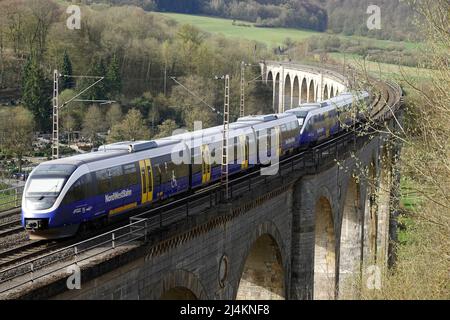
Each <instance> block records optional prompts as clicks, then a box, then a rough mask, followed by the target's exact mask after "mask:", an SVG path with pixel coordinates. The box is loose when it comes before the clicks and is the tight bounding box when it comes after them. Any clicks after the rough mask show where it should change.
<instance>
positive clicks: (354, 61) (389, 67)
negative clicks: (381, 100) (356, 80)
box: [330, 52, 430, 82]
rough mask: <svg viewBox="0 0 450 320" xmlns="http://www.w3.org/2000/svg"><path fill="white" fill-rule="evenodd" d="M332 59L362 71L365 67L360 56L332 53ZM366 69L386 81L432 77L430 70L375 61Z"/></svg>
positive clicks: (368, 64) (369, 62) (367, 65)
mask: <svg viewBox="0 0 450 320" xmlns="http://www.w3.org/2000/svg"><path fill="white" fill-rule="evenodd" d="M330 55H331V57H332V58H333V59H334V60H337V61H339V62H342V63H343V62H344V60H345V62H346V64H350V65H353V66H354V67H356V68H357V69H359V70H360V69H362V68H363V65H364V61H363V58H362V57H361V56H358V55H356V54H353V55H352V54H345V55H344V54H343V53H337V52H334V53H331V54H330ZM366 69H367V71H368V72H369V73H372V74H375V75H378V76H380V75H381V78H384V79H392V80H396V81H398V82H402V81H403V80H404V78H405V77H408V79H410V80H411V79H416V80H420V79H424V78H429V76H430V74H429V73H430V70H428V69H422V68H414V67H407V66H401V65H396V64H388V63H378V62H373V61H366Z"/></svg>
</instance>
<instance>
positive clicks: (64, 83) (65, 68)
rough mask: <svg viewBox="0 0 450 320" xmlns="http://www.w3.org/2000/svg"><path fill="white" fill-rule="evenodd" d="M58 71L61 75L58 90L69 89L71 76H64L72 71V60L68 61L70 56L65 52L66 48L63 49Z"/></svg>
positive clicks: (69, 74)
mask: <svg viewBox="0 0 450 320" xmlns="http://www.w3.org/2000/svg"><path fill="white" fill-rule="evenodd" d="M60 73H61V74H62V75H63V77H62V80H61V85H60V90H65V89H70V88H72V87H73V78H70V77H65V76H71V75H72V73H73V70H72V62H71V61H70V57H69V55H68V54H67V50H64V55H63V61H62V64H61V70H60Z"/></svg>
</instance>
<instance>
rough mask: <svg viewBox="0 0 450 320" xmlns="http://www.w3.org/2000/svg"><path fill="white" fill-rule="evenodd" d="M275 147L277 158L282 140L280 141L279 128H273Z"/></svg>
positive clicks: (279, 154)
mask: <svg viewBox="0 0 450 320" xmlns="http://www.w3.org/2000/svg"><path fill="white" fill-rule="evenodd" d="M275 139H276V140H275V143H276V144H275V147H278V148H277V150H276V152H277V157H278V158H279V157H281V151H282V146H281V143H282V139H281V129H280V126H275Z"/></svg>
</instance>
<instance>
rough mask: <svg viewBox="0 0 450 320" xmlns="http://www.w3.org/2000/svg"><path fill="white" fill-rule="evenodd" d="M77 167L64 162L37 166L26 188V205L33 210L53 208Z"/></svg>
mask: <svg viewBox="0 0 450 320" xmlns="http://www.w3.org/2000/svg"><path fill="white" fill-rule="evenodd" d="M75 169H76V166H73V165H63V164H60V165H40V166H39V167H37V168H36V170H35V171H34V172H33V174H32V175H31V176H30V181H29V183H28V186H27V189H26V190H25V201H26V207H27V208H28V209H31V210H45V209H49V208H51V207H52V206H53V204H54V203H55V201H56V199H57V198H58V196H59V193H60V192H61V190H62V188H63V187H64V184H65V183H66V181H67V179H68V178H69V177H70V175H71V174H72V173H73V172H74V171H75Z"/></svg>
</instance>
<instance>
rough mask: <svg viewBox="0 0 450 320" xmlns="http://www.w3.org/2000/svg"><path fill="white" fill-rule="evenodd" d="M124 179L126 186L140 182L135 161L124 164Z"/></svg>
mask: <svg viewBox="0 0 450 320" xmlns="http://www.w3.org/2000/svg"><path fill="white" fill-rule="evenodd" d="M122 169H123V180H124V184H125V185H126V186H132V185H135V184H138V183H139V177H138V174H137V168H136V164H135V163H130V164H125V165H123V168H122Z"/></svg>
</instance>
